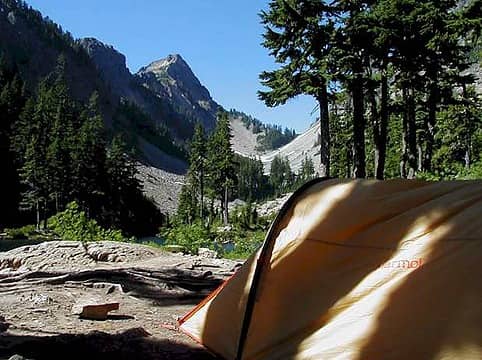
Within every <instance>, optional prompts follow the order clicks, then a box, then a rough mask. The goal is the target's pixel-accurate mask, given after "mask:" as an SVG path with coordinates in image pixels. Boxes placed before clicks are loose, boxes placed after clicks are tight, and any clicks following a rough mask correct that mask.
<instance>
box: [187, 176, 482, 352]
mask: <svg viewBox="0 0 482 360" xmlns="http://www.w3.org/2000/svg"><path fill="white" fill-rule="evenodd" d="M180 329H181V330H182V331H183V332H185V333H187V334H189V335H190V336H191V337H192V338H194V339H196V340H197V341H199V342H200V343H202V344H204V345H205V346H206V347H207V348H208V349H210V350H211V351H212V352H213V353H215V354H217V355H218V356H219V357H220V358H223V359H239V360H241V359H358V360H373V359H375V360H376V359H482V181H450V182H436V183H432V182H424V181H418V180H389V181H376V180H336V179H320V180H316V181H312V182H310V183H308V184H306V185H305V186H303V187H302V188H301V189H300V190H298V191H297V192H295V193H294V194H293V196H292V197H291V198H290V199H289V200H288V201H287V202H286V204H285V205H284V206H283V208H282V209H281V211H280V213H279V214H278V216H277V218H276V219H275V221H274V222H273V224H272V226H271V228H270V230H269V231H268V234H267V236H266V239H265V242H264V244H263V246H262V248H261V249H260V250H259V251H258V252H257V253H255V254H253V255H252V256H251V257H250V258H249V259H248V260H247V261H246V263H245V264H244V265H243V266H242V267H241V268H240V269H239V270H238V271H237V273H236V274H235V275H234V276H233V277H231V278H230V279H229V280H228V281H226V282H225V283H224V284H223V285H222V286H221V287H220V288H218V289H217V290H215V291H214V292H213V293H212V294H211V295H210V296H208V298H206V299H205V300H204V301H203V302H202V303H201V304H199V305H198V306H197V307H195V308H194V309H193V310H192V311H191V312H190V313H188V314H187V315H186V316H185V317H184V318H182V319H181V320H180Z"/></svg>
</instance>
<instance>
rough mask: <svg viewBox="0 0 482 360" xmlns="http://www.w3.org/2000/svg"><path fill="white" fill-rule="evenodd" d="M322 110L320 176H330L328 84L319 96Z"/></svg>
mask: <svg viewBox="0 0 482 360" xmlns="http://www.w3.org/2000/svg"><path fill="white" fill-rule="evenodd" d="M317 100H318V105H319V108H320V156H321V164H320V176H321V177H324V176H330V146H331V144H330V116H329V113H328V91H327V88H326V83H325V84H323V85H322V86H321V89H320V92H319V95H318V99H317Z"/></svg>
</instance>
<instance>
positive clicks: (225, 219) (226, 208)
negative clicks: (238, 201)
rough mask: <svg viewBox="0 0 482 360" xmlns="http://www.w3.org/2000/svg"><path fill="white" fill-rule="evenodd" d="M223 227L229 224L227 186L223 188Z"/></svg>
mask: <svg viewBox="0 0 482 360" xmlns="http://www.w3.org/2000/svg"><path fill="white" fill-rule="evenodd" d="M223 222H224V225H228V223H229V209H228V185H225V186H224V219H223Z"/></svg>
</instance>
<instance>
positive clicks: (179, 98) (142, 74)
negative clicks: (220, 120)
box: [136, 54, 220, 131]
mask: <svg viewBox="0 0 482 360" xmlns="http://www.w3.org/2000/svg"><path fill="white" fill-rule="evenodd" d="M136 78H137V79H138V81H139V82H140V83H142V84H143V86H145V87H146V88H147V89H149V90H151V91H152V92H153V93H155V94H156V95H157V96H158V97H161V98H168V99H169V101H171V102H172V103H173V104H175V106H176V107H178V108H179V109H180V110H181V111H182V112H183V113H185V114H186V115H187V116H189V117H191V118H193V120H200V121H201V123H202V124H203V126H204V128H205V129H207V130H208V131H210V130H212V129H213V128H214V125H215V123H216V112H217V111H218V109H219V108H220V106H219V105H218V104H217V103H216V102H215V101H214V100H213V99H212V97H211V95H210V93H209V91H208V89H207V88H206V87H204V86H203V85H202V84H201V82H200V81H199V79H198V78H197V77H196V75H194V72H193V71H192V70H191V68H190V67H189V65H188V64H187V63H186V61H185V60H184V59H183V58H182V57H181V55H179V54H174V55H168V56H167V57H166V58H164V59H160V60H157V61H154V62H152V63H150V64H149V65H147V66H144V67H142V68H141V69H140V70H139V71H138V72H137V74H136Z"/></svg>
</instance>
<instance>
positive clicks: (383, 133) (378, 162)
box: [375, 69, 389, 180]
mask: <svg viewBox="0 0 482 360" xmlns="http://www.w3.org/2000/svg"><path fill="white" fill-rule="evenodd" d="M385 71H386V70H385V69H383V70H382V79H381V82H382V83H381V99H380V122H379V124H378V125H379V127H378V141H375V146H376V148H375V177H376V178H377V179H379V180H383V178H384V173H385V161H386V157H387V131H388V117H389V113H388V79H387V75H386V72H385Z"/></svg>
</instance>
